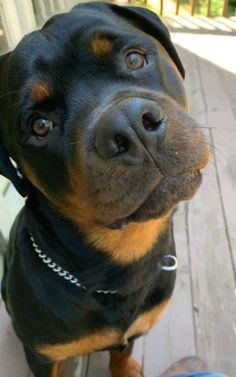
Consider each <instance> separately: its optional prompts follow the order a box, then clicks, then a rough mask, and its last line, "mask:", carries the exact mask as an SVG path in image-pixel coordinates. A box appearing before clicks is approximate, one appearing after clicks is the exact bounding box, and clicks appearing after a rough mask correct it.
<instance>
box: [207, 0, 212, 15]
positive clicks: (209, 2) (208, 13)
mask: <svg viewBox="0 0 236 377" xmlns="http://www.w3.org/2000/svg"><path fill="white" fill-rule="evenodd" d="M207 17H211V0H208V2H207Z"/></svg>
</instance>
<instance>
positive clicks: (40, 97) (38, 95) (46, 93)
mask: <svg viewBox="0 0 236 377" xmlns="http://www.w3.org/2000/svg"><path fill="white" fill-rule="evenodd" d="M51 95H52V93H51V90H50V88H49V85H48V84H47V83H45V82H38V83H36V84H34V85H33V86H32V88H31V91H30V96H31V98H32V99H33V100H34V101H36V102H43V101H44V100H46V99H47V98H49V97H50V96H51Z"/></svg>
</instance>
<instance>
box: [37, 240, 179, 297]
mask: <svg viewBox="0 0 236 377" xmlns="http://www.w3.org/2000/svg"><path fill="white" fill-rule="evenodd" d="M30 240H31V243H32V246H33V248H34V250H35V252H36V253H37V255H38V257H39V258H40V259H41V260H42V262H43V263H45V265H46V266H47V267H48V268H50V269H51V270H52V271H54V272H56V274H57V275H59V276H60V277H62V278H63V279H65V280H66V281H68V282H70V283H71V284H74V285H76V287H78V288H81V289H83V290H84V291H88V288H87V287H86V286H85V285H83V284H80V283H79V281H78V279H77V278H76V277H75V276H74V275H72V274H71V273H70V272H68V271H66V270H63V268H62V267H61V266H59V265H58V264H57V263H55V262H53V261H52V259H51V258H49V257H48V256H47V254H45V253H44V252H43V251H42V250H41V249H40V248H39V246H38V245H37V243H36V242H35V240H34V237H33V236H32V234H31V235H30ZM163 258H165V259H170V260H171V262H173V264H172V265H170V266H169V265H168V266H166V265H163V264H161V263H159V267H160V269H161V270H164V271H175V270H177V268H178V260H177V258H176V257H175V256H174V255H171V254H166V255H164V256H163ZM94 292H96V293H99V294H100V293H102V294H105V295H107V294H111V295H114V294H116V293H118V291H113V290H107V291H105V290H103V289H99V290H96V291H94Z"/></svg>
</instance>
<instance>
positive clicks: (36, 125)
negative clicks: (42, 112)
mask: <svg viewBox="0 0 236 377" xmlns="http://www.w3.org/2000/svg"><path fill="white" fill-rule="evenodd" d="M53 127H54V123H53V122H52V121H51V120H49V119H44V118H37V119H35V120H34V121H33V122H32V125H31V128H32V132H33V133H34V134H35V135H36V136H37V137H39V138H42V137H44V136H46V135H47V134H48V133H49V132H50V131H51V130H52V129H53Z"/></svg>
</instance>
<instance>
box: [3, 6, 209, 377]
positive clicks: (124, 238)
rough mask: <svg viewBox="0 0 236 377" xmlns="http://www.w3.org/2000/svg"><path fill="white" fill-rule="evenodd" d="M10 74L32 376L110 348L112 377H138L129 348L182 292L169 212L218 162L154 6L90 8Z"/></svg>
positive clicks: (46, 37) (10, 132) (7, 64)
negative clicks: (212, 159) (212, 161)
mask: <svg viewBox="0 0 236 377" xmlns="http://www.w3.org/2000/svg"><path fill="white" fill-rule="evenodd" d="M0 74H1V87H0V90H1V91H0V93H1V97H0V99H1V118H0V173H1V174H2V175H3V176H5V177H7V178H8V179H10V180H11V182H12V183H13V184H14V186H15V187H16V189H17V190H18V192H19V193H20V194H21V195H22V196H24V197H26V198H27V199H26V203H25V206H24V208H23V209H22V210H21V212H20V213H19V215H18V216H17V218H16V220H15V222H14V224H13V227H12V230H11V234H10V239H9V245H8V252H7V254H6V258H5V268H4V277H3V282H2V295H3V298H4V301H5V304H6V308H7V310H8V312H9V314H10V316H11V318H12V322H13V326H14V329H15V331H16V334H17V335H18V337H19V338H20V340H21V341H22V343H23V346H24V350H25V354H26V358H27V360H28V363H29V366H30V368H31V370H32V372H33V373H34V375H35V377H59V376H62V375H63V361H64V360H65V359H66V358H69V357H74V356H77V355H85V354H89V353H92V352H96V351H101V350H109V351H110V370H111V373H112V377H141V376H142V375H143V374H142V370H141V367H140V366H139V364H138V363H137V362H136V361H135V360H134V359H133V358H132V356H131V354H132V346H133V342H134V340H135V339H136V338H137V337H139V336H142V335H143V334H145V333H146V332H148V331H149V330H150V329H151V328H152V326H153V325H154V324H155V323H156V322H157V321H158V319H159V318H160V316H161V314H162V312H163V311H164V310H165V308H166V307H167V306H168V304H169V302H170V299H171V295H172V292H173V289H174V284H175V277H176V269H177V258H176V254H175V245H174V239H173V231H172V215H173V210H174V208H175V207H176V205H177V204H178V203H179V202H180V201H182V200H188V199H190V198H192V196H193V195H194V194H195V193H196V191H197V189H198V188H199V186H200V184H201V181H202V178H201V177H202V174H201V170H202V169H203V168H204V167H205V166H206V165H207V162H208V159H209V150H208V147H207V143H206V141H205V139H204V136H203V133H202V132H201V130H200V128H199V127H198V125H197V123H196V122H195V121H194V120H193V119H192V118H191V117H190V116H189V115H188V104H187V98H186V93H185V89H184V84H183V83H184V68H183V66H182V63H181V61H180V59H179V57H178V54H177V52H176V50H175V47H174V45H173V44H172V42H171V39H170V35H169V32H168V30H167V29H166V27H165V26H164V24H163V23H162V21H161V20H160V18H159V17H158V16H156V15H155V14H154V13H152V12H150V11H148V10H146V9H144V8H141V7H130V6H127V7H120V6H118V5H114V4H106V3H83V4H79V5H77V6H75V7H74V8H73V9H72V10H71V11H70V12H69V13H64V14H59V15H56V16H54V17H52V18H51V19H50V20H49V21H48V22H47V23H46V24H45V25H44V26H43V28H42V29H41V30H38V31H34V32H32V33H30V34H29V35H26V36H25V37H24V38H23V39H22V41H21V42H20V43H19V44H18V46H17V47H16V48H15V50H14V51H12V52H10V53H8V54H6V55H4V56H2V57H1V60H0ZM14 162H15V163H14Z"/></svg>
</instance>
